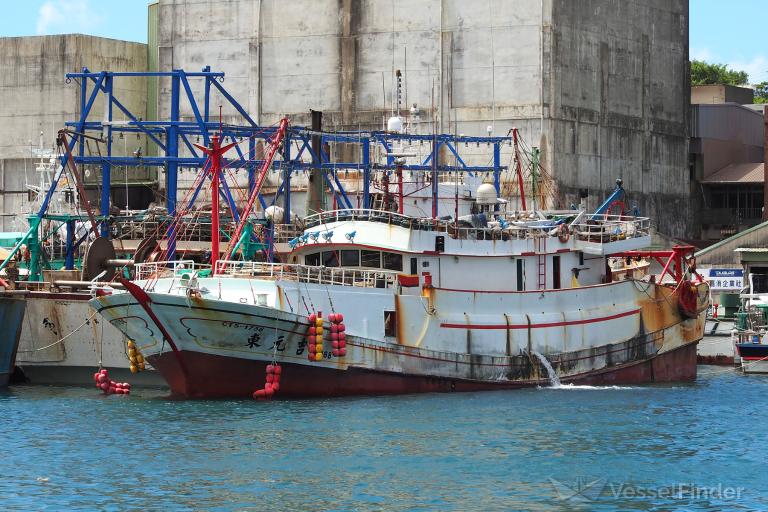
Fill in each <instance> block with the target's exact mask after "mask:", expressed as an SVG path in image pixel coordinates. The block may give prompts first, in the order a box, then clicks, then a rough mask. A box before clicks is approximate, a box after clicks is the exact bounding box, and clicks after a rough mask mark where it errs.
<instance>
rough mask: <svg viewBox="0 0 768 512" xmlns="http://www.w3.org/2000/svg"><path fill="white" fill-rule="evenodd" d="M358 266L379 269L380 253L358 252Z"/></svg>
mask: <svg viewBox="0 0 768 512" xmlns="http://www.w3.org/2000/svg"><path fill="white" fill-rule="evenodd" d="M360 266H361V267H368V268H381V253H380V252H379V251H360Z"/></svg>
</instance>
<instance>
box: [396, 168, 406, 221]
mask: <svg viewBox="0 0 768 512" xmlns="http://www.w3.org/2000/svg"><path fill="white" fill-rule="evenodd" d="M396 172H397V213H399V214H400V215H402V214H403V212H404V210H403V167H402V166H401V165H398V166H397V168H396Z"/></svg>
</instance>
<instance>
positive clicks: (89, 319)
mask: <svg viewBox="0 0 768 512" xmlns="http://www.w3.org/2000/svg"><path fill="white" fill-rule="evenodd" d="M98 314H99V312H98V311H94V312H93V314H92V315H91V316H89V317H88V318H86V319H85V321H84V322H83V323H81V324H80V325H78V326H77V327H75V330H74V331H72V332H71V333H69V334H67V335H66V336H64V337H63V338H61V339H60V340H56V341H54V342H53V343H51V344H50V345H46V346H44V347H40V348H36V349H34V350H19V353H29V352H38V351H40V350H46V349H49V348H51V347H53V346H54V345H58V344H59V343H61V342H62V341H64V340H66V339H67V338H69V337H70V336H72V335H73V334H75V333H76V332H77V331H79V330H80V329H81V328H82V327H83V326H84V325H86V324H87V323H88V322H90V321H91V320H92V319H93V317H95V316H96V315H98ZM102 337H103V336H102Z"/></svg>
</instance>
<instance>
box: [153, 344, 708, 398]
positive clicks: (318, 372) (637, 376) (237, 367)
mask: <svg viewBox="0 0 768 512" xmlns="http://www.w3.org/2000/svg"><path fill="white" fill-rule="evenodd" d="M180 356H181V357H182V358H183V359H184V362H185V365H186V367H187V369H188V370H189V371H190V375H191V376H190V377H189V378H186V377H185V376H184V374H183V372H182V371H181V369H180V367H179V365H178V363H177V360H176V357H175V356H174V354H173V353H170V352H165V353H163V354H158V355H154V356H150V357H149V358H148V360H149V361H150V362H151V363H152V365H153V366H154V367H155V368H157V369H158V370H159V371H160V373H161V374H162V375H163V376H164V377H165V379H166V381H167V383H168V385H169V386H170V388H171V392H172V393H173V394H174V395H177V396H182V397H187V398H225V397H250V396H251V395H252V393H253V392H254V390H256V389H257V388H259V387H261V386H262V385H263V381H264V375H265V373H266V366H267V365H268V364H270V362H269V361H259V360H248V359H240V358H235V357H226V356H220V355H213V354H203V353H200V352H192V351H182V352H181V353H180ZM280 364H281V366H282V375H283V376H282V378H281V381H280V390H279V392H278V393H277V394H276V395H275V397H276V398H317V397H338V396H354V395H397V394H411V393H444V392H469V391H492V390H503V389H521V388H530V387H547V386H550V385H551V382H550V381H549V379H548V378H547V377H546V376H544V377H542V378H538V379H531V380H526V381H495V382H494V381H475V380H468V379H459V378H447V377H433V376H425V375H409V374H403V373H397V372H384V371H377V370H369V369H364V368H347V369H346V370H336V369H329V368H324V367H312V366H308V365H299V364H293V363H280ZM696 364H697V363H696V343H691V344H688V345H685V346H683V347H680V348H678V349H675V350H672V351H670V352H665V353H663V354H660V355H658V356H655V357H652V358H649V359H645V360H642V361H636V362H633V363H629V364H624V365H621V366H616V367H611V368H605V369H601V370H595V371H592V372H589V373H585V374H583V375H576V376H573V377H564V378H561V383H562V384H566V385H590V386H626V385H635V384H649V383H672V382H692V381H695V380H696ZM222 375H226V376H227V377H226V379H222V378H221V376H222Z"/></svg>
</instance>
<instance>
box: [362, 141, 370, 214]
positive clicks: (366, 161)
mask: <svg viewBox="0 0 768 512" xmlns="http://www.w3.org/2000/svg"><path fill="white" fill-rule="evenodd" d="M363 208H364V209H366V210H368V209H370V208H371V141H370V139H365V140H364V141H363Z"/></svg>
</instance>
